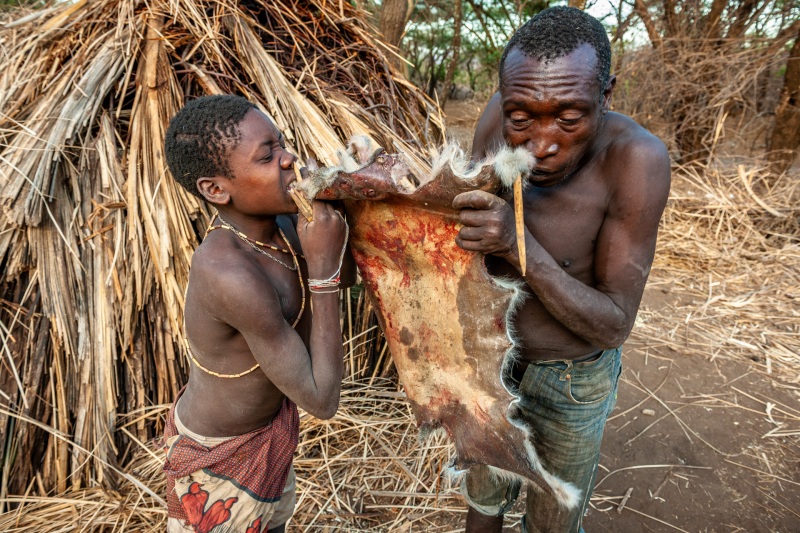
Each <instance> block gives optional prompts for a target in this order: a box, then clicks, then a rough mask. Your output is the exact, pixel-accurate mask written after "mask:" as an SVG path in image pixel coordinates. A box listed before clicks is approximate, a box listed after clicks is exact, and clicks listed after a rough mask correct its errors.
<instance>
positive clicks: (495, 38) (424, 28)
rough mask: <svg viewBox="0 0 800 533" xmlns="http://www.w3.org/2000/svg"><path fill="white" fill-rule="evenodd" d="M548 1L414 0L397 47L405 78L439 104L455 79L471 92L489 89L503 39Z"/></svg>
mask: <svg viewBox="0 0 800 533" xmlns="http://www.w3.org/2000/svg"><path fill="white" fill-rule="evenodd" d="M549 5H550V1H549V0H509V1H492V0H457V1H451V0H426V1H420V2H417V5H416V8H415V10H414V13H413V14H412V17H411V22H410V23H409V24H408V28H407V32H406V36H405V38H404V39H403V41H402V46H401V48H402V50H403V52H404V53H405V54H406V58H407V59H408V61H409V63H410V67H409V79H410V80H411V81H412V82H414V83H415V84H416V85H418V86H419V87H421V88H424V89H425V91H426V92H427V93H428V95H429V96H432V97H433V96H438V98H439V101H440V102H443V101H445V100H446V99H447V97H448V96H449V95H450V92H451V91H452V89H453V86H454V82H455V81H457V80H463V82H465V83H466V84H467V85H469V87H470V89H472V90H473V91H482V90H494V88H495V87H496V85H497V80H496V77H497V65H498V63H499V61H500V56H501V55H502V52H503V47H504V46H505V44H506V43H507V42H508V39H510V38H511V35H512V34H513V33H514V31H516V29H517V28H519V27H520V26H521V25H522V24H523V23H525V21H527V20H528V19H529V18H530V17H532V16H533V15H535V14H536V13H538V12H539V11H541V10H543V9H545V8H546V7H548V6H549Z"/></svg>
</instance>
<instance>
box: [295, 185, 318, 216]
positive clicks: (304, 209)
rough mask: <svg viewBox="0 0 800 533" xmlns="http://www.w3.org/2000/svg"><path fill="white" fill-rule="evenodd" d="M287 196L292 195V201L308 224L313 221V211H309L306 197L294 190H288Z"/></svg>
mask: <svg viewBox="0 0 800 533" xmlns="http://www.w3.org/2000/svg"><path fill="white" fill-rule="evenodd" d="M289 194H291V195H292V200H294V203H295V205H296V206H297V210H298V211H300V214H301V215H303V216H304V217H306V220H308V221H309V222H311V221H312V220H314V211H313V210H312V209H311V203H310V202H309V201H308V200H307V199H306V195H305V194H303V192H302V191H299V190H297V189H294V188H292V189H289Z"/></svg>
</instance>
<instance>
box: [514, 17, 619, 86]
mask: <svg viewBox="0 0 800 533" xmlns="http://www.w3.org/2000/svg"><path fill="white" fill-rule="evenodd" d="M583 44H589V45H591V46H592V48H594V49H595V52H596V53H597V82H598V84H599V85H600V92H601V94H602V92H603V90H604V89H605V87H606V85H607V84H608V79H609V76H610V74H611V44H610V43H609V41H608V34H606V30H605V28H603V25H602V24H600V21H598V20H597V19H596V18H594V17H592V16H591V15H588V14H586V13H584V12H583V11H581V10H580V9H576V8H574V7H567V6H556V7H551V8H548V9H545V10H544V11H542V12H540V13H538V14H537V15H535V16H534V17H533V18H531V19H530V20H529V21H528V22H526V23H525V24H523V26H522V27H521V28H520V29H518V30H517V31H516V33H514V35H513V36H512V37H511V39H510V40H509V41H508V45H507V46H506V48H505V50H504V51H503V56H502V57H501V58H500V85H501V86H502V84H503V67H504V66H505V62H506V58H507V57H508V54H509V53H510V52H511V50H515V49H516V50H519V51H520V52H522V53H523V54H525V55H526V56H528V57H531V58H535V59H537V60H540V61H541V60H542V59H544V60H552V59H556V58H559V57H563V56H566V55H568V54H570V53H572V52H573V51H574V50H575V49H577V48H578V47H580V46H581V45H583Z"/></svg>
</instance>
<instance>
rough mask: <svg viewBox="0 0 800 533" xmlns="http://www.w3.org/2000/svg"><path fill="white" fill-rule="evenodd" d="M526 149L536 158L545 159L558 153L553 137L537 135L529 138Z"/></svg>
mask: <svg viewBox="0 0 800 533" xmlns="http://www.w3.org/2000/svg"><path fill="white" fill-rule="evenodd" d="M528 149H529V150H530V151H531V153H532V154H533V156H534V157H535V158H536V159H546V158H548V157H550V156H554V155H556V154H557V153H558V143H556V142H554V141H553V139H547V138H545V137H539V138H536V139H531V141H530V142H529V143H528Z"/></svg>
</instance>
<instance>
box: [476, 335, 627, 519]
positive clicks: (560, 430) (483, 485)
mask: <svg viewBox="0 0 800 533" xmlns="http://www.w3.org/2000/svg"><path fill="white" fill-rule="evenodd" d="M621 373H622V348H612V349H609V350H605V351H604V352H602V353H601V354H600V356H599V357H597V358H596V359H592V360H589V361H586V362H574V361H569V360H565V361H543V362H538V361H534V362H531V363H530V364H529V365H528V368H527V369H526V370H525V373H524V374H523V376H522V378H521V380H520V382H519V397H520V400H519V404H518V405H519V409H517V410H516V413H514V416H515V418H517V419H518V420H519V421H521V422H522V423H524V424H525V426H526V427H528V428H530V439H531V444H532V445H533V447H534V448H535V449H536V453H537V454H538V456H539V458H540V459H541V461H542V465H543V466H544V468H545V469H546V470H547V471H548V472H550V473H551V474H553V475H555V476H557V477H558V478H560V479H561V480H563V481H570V482H572V483H574V484H575V486H577V487H578V488H579V489H580V490H581V495H582V501H581V503H580V505H579V506H578V508H576V509H573V510H566V509H564V508H562V507H561V506H560V505H559V504H558V502H557V501H556V500H555V498H553V496H552V495H550V494H547V493H543V492H540V491H537V490H536V489H535V487H533V486H531V487H529V489H528V499H527V506H526V511H525V516H524V517H523V520H522V531H523V533H545V532H547V533H579V532H581V533H582V532H583V528H582V527H581V521H582V519H583V514H584V512H585V509H586V505H587V504H588V502H589V496H591V491H592V486H593V485H594V477H595V474H596V472H597V464H598V462H599V461H600V443H601V441H602V440H603V430H604V429H605V425H606V420H607V419H608V416H609V414H610V413H611V410H612V409H613V408H614V405H615V404H616V402H617V384H618V382H619V376H620V374H621ZM501 466H502V465H501ZM519 490H520V483H519V482H518V481H506V480H499V479H496V478H495V477H494V476H493V475H492V473H491V472H490V471H489V469H488V468H486V467H485V466H482V465H477V466H473V467H471V468H470V469H469V470H468V472H467V475H466V476H465V477H464V480H463V482H462V484H461V493H462V494H463V495H464V498H465V499H466V500H467V503H468V504H469V505H470V506H471V507H472V508H474V509H475V510H477V511H479V512H480V513H482V514H484V515H487V516H500V515H502V514H504V513H505V512H506V511H508V509H510V508H511V506H512V505H513V504H514V502H515V501H516V499H517V496H518V495H519Z"/></svg>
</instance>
